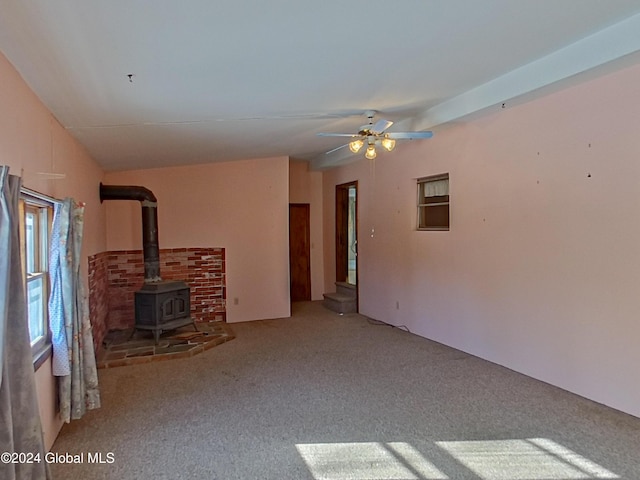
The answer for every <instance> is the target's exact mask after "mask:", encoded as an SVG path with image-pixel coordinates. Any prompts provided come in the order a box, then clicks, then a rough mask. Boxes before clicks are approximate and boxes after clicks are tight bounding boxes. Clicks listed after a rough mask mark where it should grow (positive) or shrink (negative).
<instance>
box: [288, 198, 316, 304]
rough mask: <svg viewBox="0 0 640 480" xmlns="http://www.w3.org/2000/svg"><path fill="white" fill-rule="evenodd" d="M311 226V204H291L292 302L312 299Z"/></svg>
mask: <svg viewBox="0 0 640 480" xmlns="http://www.w3.org/2000/svg"><path fill="white" fill-rule="evenodd" d="M309 227H310V217H309V204H308V203H291V204H289V278H290V283H291V285H290V289H291V290H290V292H291V301H292V302H299V301H303V300H311V239H310V233H309V231H310V228H309Z"/></svg>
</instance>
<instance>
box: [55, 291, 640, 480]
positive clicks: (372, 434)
mask: <svg viewBox="0 0 640 480" xmlns="http://www.w3.org/2000/svg"><path fill="white" fill-rule="evenodd" d="M293 310H294V314H293V316H292V318H288V319H279V320H268V321H259V322H248V323H243V324H234V325H233V330H234V332H235V334H236V339H235V340H234V341H232V342H229V343H225V344H223V345H220V346H217V347H216V348H214V349H211V350H209V351H206V352H204V353H202V354H200V355H197V356H194V357H191V358H186V359H181V360H172V361H168V362H154V363H148V364H144V365H134V366H127V367H121V368H115V369H106V370H101V371H100V381H101V388H102V400H103V407H102V408H101V409H100V410H97V411H92V412H90V413H89V414H88V415H87V416H86V417H85V418H84V419H82V420H80V421H76V422H73V423H72V424H70V425H66V426H65V427H64V428H63V430H62V432H61V434H60V436H59V438H58V440H57V441H56V443H55V445H54V451H55V452H59V453H68V454H72V455H80V454H83V455H84V457H83V458H80V457H76V459H77V460H81V463H77V464H69V463H67V464H62V463H60V464H55V465H52V471H53V474H54V476H55V477H54V478H58V479H102V478H104V479H171V480H173V479H182V478H193V479H220V480H232V479H241V480H254V479H273V480H283V479H296V480H301V479H310V480H313V479H315V480H321V479H322V480H349V479H351V480H405V479H407V480H409V479H453V480H465V479H473V480H538V479H549V480H563V479H595V478H623V479H629V480H638V479H640V419H638V418H635V417H632V416H629V415H625V414H622V413H620V412H617V411H614V410H611V409H608V408H606V407H604V406H602V405H599V404H596V403H593V402H591V401H588V400H585V399H583V398H580V397H577V396H575V395H572V394H569V393H567V392H565V391H562V390H560V389H557V388H555V387H552V386H549V385H547V384H544V383H541V382H538V381H536V380H533V379H530V378H528V377H525V376H523V375H520V374H517V373H515V372H513V371H510V370H508V369H505V368H503V367H500V366H497V365H495V364H491V363H489V362H486V361H483V360H480V359H478V358H475V357H473V356H470V355H468V354H465V353H463V352H460V351H457V350H454V349H451V348H448V347H445V346H443V345H440V344H437V343H434V342H431V341H429V340H426V339H424V338H421V337H418V336H416V335H412V334H410V333H407V332H405V331H402V330H399V329H394V328H391V327H388V326H381V325H376V324H375V323H374V322H371V321H369V320H368V319H367V318H365V317H362V316H359V315H345V316H338V315H336V314H333V313H332V312H329V311H328V310H325V309H324V308H323V307H322V305H321V304H319V303H318V302H309V303H300V304H294V309H293ZM89 453H91V454H92V455H93V456H92V458H91V459H92V460H96V457H95V454H96V453H101V454H102V458H103V460H104V461H105V462H106V463H102V464H100V463H90V462H89V461H88V458H87V457H88V454H89ZM108 454H111V455H108Z"/></svg>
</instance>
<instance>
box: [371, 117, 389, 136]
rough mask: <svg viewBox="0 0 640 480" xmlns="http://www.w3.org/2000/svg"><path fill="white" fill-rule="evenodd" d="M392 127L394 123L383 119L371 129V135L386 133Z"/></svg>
mask: <svg viewBox="0 0 640 480" xmlns="http://www.w3.org/2000/svg"><path fill="white" fill-rule="evenodd" d="M391 125H393V122H392V121H390V120H385V119H384V118H381V119H380V120H378V121H377V122H376V123H374V124H373V126H372V127H371V128H370V129H369V131H370V132H371V133H375V134H379V133H382V132H384V131H385V130H386V129H387V128H389V127H390V126H391Z"/></svg>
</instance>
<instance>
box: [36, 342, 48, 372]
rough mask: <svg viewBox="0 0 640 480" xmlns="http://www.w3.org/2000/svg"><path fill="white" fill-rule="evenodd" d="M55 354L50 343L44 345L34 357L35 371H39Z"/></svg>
mask: <svg viewBox="0 0 640 480" xmlns="http://www.w3.org/2000/svg"><path fill="white" fill-rule="evenodd" d="M52 352H53V348H52V347H51V344H50V343H47V344H46V345H44V346H43V347H42V348H41V349H39V350H38V351H37V352H35V353H34V355H33V371H34V372H35V371H37V370H38V369H39V368H40V367H41V366H42V364H43V363H44V362H46V361H47V359H48V358H49V357H51V355H52Z"/></svg>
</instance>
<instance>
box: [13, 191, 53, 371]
mask: <svg viewBox="0 0 640 480" xmlns="http://www.w3.org/2000/svg"><path fill="white" fill-rule="evenodd" d="M56 203H59V202H58V201H56V200H55V199H52V198H50V197H47V196H46V195H42V194H40V193H38V192H35V191H33V190H29V189H27V188H24V187H22V188H21V189H20V237H21V240H20V242H21V250H22V273H23V278H24V287H25V300H26V308H27V321H29V297H28V295H29V284H30V283H32V282H37V281H41V282H42V287H41V288H42V292H41V296H42V304H41V309H42V317H43V318H42V325H41V327H42V329H43V334H42V335H39V336H38V337H37V338H36V339H34V341H32V339H31V328H30V325H29V341H30V342H31V354H32V357H33V365H34V369H35V370H37V369H38V368H39V367H40V365H42V364H43V363H44V361H45V360H46V359H47V358H49V356H50V355H51V351H52V347H51V330H50V327H49V295H50V292H51V290H50V285H49V245H50V241H51V226H52V223H53V214H54V207H55V205H56ZM29 214H32V215H34V216H35V217H36V222H35V223H34V225H33V228H34V234H33V235H34V237H35V239H36V242H37V245H34V248H33V252H32V253H33V255H34V258H33V259H32V260H33V266H34V268H33V270H34V271H33V272H30V271H28V269H27V266H28V263H30V262H28V260H29V259H28V254H29V252H28V251H27V247H28V243H29V241H28V239H27V233H28V232H27V215H29Z"/></svg>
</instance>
